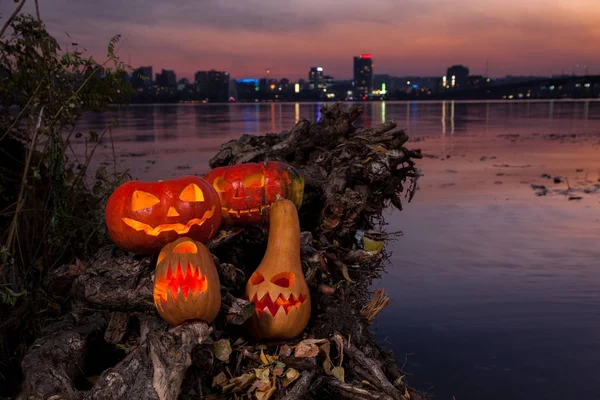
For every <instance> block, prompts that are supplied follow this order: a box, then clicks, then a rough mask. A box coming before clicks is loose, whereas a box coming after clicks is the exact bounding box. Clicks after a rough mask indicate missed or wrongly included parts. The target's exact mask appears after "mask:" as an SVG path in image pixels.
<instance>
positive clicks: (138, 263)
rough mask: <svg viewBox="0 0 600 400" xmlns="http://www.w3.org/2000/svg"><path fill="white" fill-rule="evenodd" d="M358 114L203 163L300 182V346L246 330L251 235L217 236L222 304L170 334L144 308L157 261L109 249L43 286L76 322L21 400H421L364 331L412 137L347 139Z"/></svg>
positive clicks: (46, 341) (408, 189)
mask: <svg viewBox="0 0 600 400" xmlns="http://www.w3.org/2000/svg"><path fill="white" fill-rule="evenodd" d="M361 112H362V111H361V109H360V108H358V107H351V108H349V109H348V110H343V109H342V106H341V104H339V103H338V104H334V105H331V106H326V107H324V108H323V109H322V116H323V117H322V119H321V121H319V122H318V123H315V124H312V123H310V122H309V121H306V120H301V121H299V122H298V123H297V124H296V125H295V126H294V128H293V129H292V130H291V131H289V132H282V133H280V134H267V135H265V136H249V135H243V136H242V137H241V138H240V139H239V140H235V141H231V142H228V143H225V144H224V145H223V146H222V147H221V149H220V151H219V152H218V154H217V155H216V156H215V157H214V158H213V159H212V160H211V161H210V166H211V167H212V168H215V167H218V166H224V165H234V164H238V163H244V162H258V161H263V160H279V161H283V162H286V163H289V164H291V165H293V166H294V167H296V168H297V169H298V170H299V171H300V172H301V173H302V175H303V176H304V178H305V185H306V186H305V196H304V202H303V205H302V207H301V209H300V210H299V217H300V223H301V230H302V239H301V254H302V266H303V270H304V273H305V276H306V280H307V283H308V284H309V287H310V290H311V301H312V307H313V308H312V316H311V320H310V321H309V325H308V327H307V328H306V330H305V331H304V332H303V333H302V334H301V335H300V337H298V338H296V339H294V340H291V341H288V342H264V343H263V342H259V341H256V340H254V339H253V338H251V337H249V336H248V335H247V333H246V330H245V329H244V325H243V323H244V322H245V321H246V320H247V319H248V318H249V317H250V316H251V315H252V314H253V312H254V305H253V304H252V303H251V302H248V301H246V300H243V299H241V297H242V295H243V289H244V285H245V282H246V280H247V278H248V277H249V276H250V275H251V274H252V272H253V271H254V269H255V268H256V267H257V266H258V264H259V263H260V261H261V259H262V257H263V255H264V251H265V247H266V239H267V232H265V231H263V230H262V229H260V228H258V227H248V228H245V229H229V230H227V231H222V232H221V233H220V234H218V235H217V237H216V238H215V239H213V240H212V241H211V242H210V243H209V244H208V246H209V248H210V250H211V252H212V253H213V255H214V256H215V258H216V259H217V260H216V261H217V267H218V271H219V276H220V279H221V285H222V288H221V291H222V297H223V303H222V307H221V313H220V314H219V316H218V317H217V319H216V320H215V321H214V323H213V324H211V325H210V326H209V325H207V324H205V323H203V322H192V323H188V324H184V325H182V326H179V327H176V328H172V329H169V328H168V327H167V325H166V323H165V322H164V321H163V320H162V319H161V318H160V317H159V315H158V313H157V312H156V310H155V308H154V304H153V300H152V289H153V274H154V267H155V265H156V257H152V258H150V257H145V256H136V255H131V254H127V253H124V252H123V251H121V250H119V249H117V248H116V247H114V246H108V247H105V248H103V249H101V250H100V251H99V252H98V253H97V255H96V256H95V257H94V258H93V259H91V260H87V262H80V263H77V264H76V265H64V266H62V267H61V268H59V269H57V270H56V271H54V272H53V273H52V274H51V275H50V277H49V279H48V282H47V290H48V293H49V294H50V295H51V296H52V297H54V298H60V299H61V300H62V301H64V300H65V299H66V300H69V299H70V304H71V308H70V310H69V312H68V314H66V315H64V317H63V318H62V319H61V320H59V321H57V322H56V323H54V324H53V325H50V326H48V327H46V328H45V330H44V332H43V335H42V336H41V337H40V338H38V339H37V340H36V342H35V343H34V344H33V345H32V346H31V347H30V348H29V350H28V353H27V355H26V356H25V358H24V360H23V363H22V367H23V373H24V376H25V381H24V384H23V390H22V393H21V395H20V397H19V398H21V399H27V398H47V396H49V395H59V396H62V398H65V399H114V398H144V399H188V398H189V399H191V398H198V397H201V398H215V399H216V398H242V397H243V396H244V395H246V394H247V395H248V397H249V398H258V399H268V398H278V399H279V398H286V399H299V398H315V399H317V398H331V397H346V398H353V399H408V398H411V399H419V398H422V396H421V395H420V394H419V393H418V392H416V391H415V390H413V389H412V388H410V387H409V386H408V385H407V383H406V376H405V373H404V372H403V371H402V370H401V369H400V368H399V367H398V364H397V363H396V360H395V359H394V357H393V355H391V354H390V353H388V352H386V351H385V350H384V349H382V348H381V347H379V346H378V345H377V344H376V343H375V338H374V336H373V334H372V333H371V332H370V331H369V330H368V326H369V324H370V322H371V321H372V319H373V318H375V317H376V316H377V314H378V312H379V310H380V309H381V308H383V307H384V306H385V305H386V304H387V301H388V300H387V299H386V297H385V294H383V293H381V292H378V293H376V294H375V295H372V294H371V293H369V289H368V288H369V285H370V283H371V282H372V280H373V278H376V277H378V276H379V275H380V273H381V272H382V271H383V269H384V268H385V266H384V263H385V262H386V261H387V254H386V250H385V246H384V243H385V242H386V240H387V239H388V238H389V234H386V233H384V232H382V231H381V230H380V229H381V225H382V224H384V223H385V221H383V217H382V211H383V209H384V208H385V207H386V206H388V205H389V203H391V204H392V205H394V206H395V207H397V208H401V205H402V200H403V198H408V199H409V200H410V198H412V195H413V194H414V191H415V189H416V179H417V177H418V171H417V170H416V168H415V165H414V160H415V159H418V158H421V154H420V152H419V151H411V150H408V149H407V148H405V147H404V144H405V143H406V141H407V140H408V136H407V135H406V133H405V132H403V131H397V130H394V129H395V127H396V124H395V123H394V122H386V123H384V124H381V125H379V126H376V127H374V128H370V129H364V128H356V127H354V126H353V121H354V120H355V119H356V118H357V117H358V116H359V115H360V114H361ZM98 349H102V351H98Z"/></svg>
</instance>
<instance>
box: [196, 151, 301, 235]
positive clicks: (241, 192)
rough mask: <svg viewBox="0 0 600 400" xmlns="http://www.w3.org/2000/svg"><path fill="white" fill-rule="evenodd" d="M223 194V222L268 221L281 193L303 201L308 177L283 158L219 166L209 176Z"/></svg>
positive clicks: (236, 223) (252, 222) (298, 205)
mask: <svg viewBox="0 0 600 400" xmlns="http://www.w3.org/2000/svg"><path fill="white" fill-rule="evenodd" d="M204 179H206V180H207V181H208V182H210V183H211V184H212V186H213V187H214V189H215V190H216V191H217V193H218V194H219V198H220V200H221V212H222V215H223V222H224V223H225V224H228V225H243V224H259V223H268V221H269V211H270V209H271V206H272V205H273V203H274V202H275V200H277V196H278V195H279V196H281V197H283V198H286V199H289V200H291V201H292V202H293V203H294V204H295V205H296V207H297V208H300V206H301V205H302V198H303V196H304V178H303V177H302V175H300V174H299V173H298V171H296V170H295V169H294V168H293V167H292V166H290V165H287V164H284V163H282V162H279V161H265V162H261V163H246V164H237V165H232V166H229V167H219V168H215V169H213V170H211V171H209V172H208V173H207V174H206V175H205V176H204Z"/></svg>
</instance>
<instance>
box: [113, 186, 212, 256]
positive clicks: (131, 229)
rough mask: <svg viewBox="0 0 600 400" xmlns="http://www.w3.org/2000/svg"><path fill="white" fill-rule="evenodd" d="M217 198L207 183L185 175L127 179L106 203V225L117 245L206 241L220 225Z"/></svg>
mask: <svg viewBox="0 0 600 400" xmlns="http://www.w3.org/2000/svg"><path fill="white" fill-rule="evenodd" d="M220 209H221V202H220V200H219V196H218V194H217V192H216V191H215V190H214V189H213V187H212V185H211V184H210V183H208V182H207V181H205V180H204V179H202V178H200V177H198V176H194V175H189V176H182V177H180V178H176V179H171V180H164V181H158V182H142V181H129V182H126V183H124V184H122V185H121V186H119V187H118V188H117V189H116V190H115V191H114V192H113V193H112V194H111V196H110V198H109V199H108V203H107V204H106V213H105V218H106V226H107V228H108V232H109V234H110V237H111V239H112V240H113V242H115V243H116V244H117V245H118V246H119V247H121V248H122V249H125V250H127V251H131V252H133V253H140V254H156V253H158V252H159V251H160V249H161V248H162V247H163V246H165V245H166V244H167V243H170V242H172V241H174V240H177V239H179V238H180V237H184V236H185V237H189V238H192V239H194V240H197V241H200V242H203V243H206V242H207V241H208V240H210V239H211V238H212V237H213V236H214V235H215V234H216V233H217V232H218V230H219V227H220V226H221V211H220Z"/></svg>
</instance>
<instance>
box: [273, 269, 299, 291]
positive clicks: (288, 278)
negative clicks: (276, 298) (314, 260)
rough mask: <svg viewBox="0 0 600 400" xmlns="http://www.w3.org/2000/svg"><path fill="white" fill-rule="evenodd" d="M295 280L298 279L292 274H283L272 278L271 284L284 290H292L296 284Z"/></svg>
mask: <svg viewBox="0 0 600 400" xmlns="http://www.w3.org/2000/svg"><path fill="white" fill-rule="evenodd" d="M295 278H296V277H295V276H294V274H293V273H291V272H281V273H279V274H277V275H275V276H274V277H272V278H271V283H274V284H275V285H277V286H280V287H282V288H290V287H292V285H293V284H294V279H295Z"/></svg>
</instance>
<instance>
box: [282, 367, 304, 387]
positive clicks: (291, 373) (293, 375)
mask: <svg viewBox="0 0 600 400" xmlns="http://www.w3.org/2000/svg"><path fill="white" fill-rule="evenodd" d="M298 378H300V372H298V371H297V370H295V369H294V368H290V369H288V370H287V371H285V378H283V387H288V386H289V385H290V384H291V383H292V382H294V381H295V380H296V379H298Z"/></svg>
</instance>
